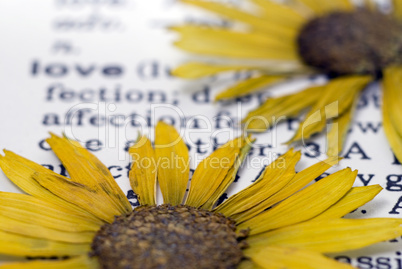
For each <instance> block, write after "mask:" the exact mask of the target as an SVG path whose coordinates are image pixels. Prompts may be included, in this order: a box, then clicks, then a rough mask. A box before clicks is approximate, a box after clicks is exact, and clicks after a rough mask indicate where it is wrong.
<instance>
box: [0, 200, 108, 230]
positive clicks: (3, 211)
mask: <svg viewBox="0 0 402 269" xmlns="http://www.w3.org/2000/svg"><path fill="white" fill-rule="evenodd" d="M0 215H3V216H6V217H8V218H11V219H14V220H18V221H20V222H26V223H31V224H36V225H39V226H43V227H47V228H52V229H56V230H60V231H66V232H82V231H95V232H96V231H98V230H99V228H100V226H101V224H100V223H94V222H93V221H91V220H90V219H88V218H85V217H82V216H78V215H76V214H74V213H72V212H71V211H69V210H65V209H64V208H62V207H59V206H56V205H54V204H51V203H48V202H46V201H42V200H40V199H38V198H35V197H33V196H30V195H25V194H18V193H7V192H0Z"/></svg>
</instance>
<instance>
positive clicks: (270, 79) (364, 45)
mask: <svg viewBox="0 0 402 269" xmlns="http://www.w3.org/2000/svg"><path fill="white" fill-rule="evenodd" d="M182 2H184V3H187V4H191V5H195V6H198V7H201V8H203V9H206V10H208V11H211V12H214V13H216V14H218V15H220V16H222V17H224V18H225V19H229V20H232V21H235V22H240V23H243V24H244V25H245V26H246V29H243V30H236V29H233V30H231V29H228V28H219V27H205V26H199V25H198V26H197V25H191V24H188V25H182V26H177V27H173V28H172V29H173V30H175V31H177V32H178V33H179V34H180V39H179V40H178V41H177V42H176V43H175V44H176V46H178V47H179V48H181V49H184V50H187V51H189V52H193V53H198V54H206V55H211V56H216V57H221V58H224V59H223V62H222V61H220V62H219V63H204V62H190V63H187V64H184V65H182V66H179V67H178V68H177V69H175V70H174V71H173V74H174V75H176V76H178V77H183V78H190V79H196V78H201V77H205V76H211V75H215V74H217V73H220V72H227V71H242V70H248V71H252V73H253V75H252V76H251V77H250V78H248V79H246V80H244V81H241V82H240V83H238V84H236V85H234V86H232V87H231V88H229V89H227V90H225V91H224V92H221V93H220V94H218V95H217V96H216V100H222V99H230V98H234V97H239V96H242V95H246V94H249V93H252V92H255V91H259V90H261V89H263V88H266V87H269V86H271V85H273V84H277V83H279V82H283V81H286V80H287V79H289V78H293V77H301V76H303V75H304V76H308V75H311V74H326V75H329V77H330V78H331V79H330V80H329V82H328V83H327V84H326V85H323V86H314V87H310V88H308V89H305V90H304V91H301V92H298V93H295V94H290V95H286V96H281V97H277V98H270V99H268V100H266V102H265V103H264V104H262V105H261V106H260V107H258V108H257V109H255V110H254V111H252V112H250V113H249V114H248V115H247V116H246V118H245V119H244V120H243V123H244V124H245V128H246V129H247V130H248V131H251V132H261V131H265V130H266V129H268V128H269V127H271V126H272V125H273V124H274V123H276V121H277V120H278V119H281V118H286V117H295V116H298V115H300V114H302V113H303V112H306V111H307V115H306V116H305V119H304V120H303V121H302V122H301V124H300V127H299V129H298V131H297V132H296V134H295V135H294V137H293V138H292V139H291V140H290V141H289V143H293V142H297V141H301V140H303V139H308V138H310V137H311V136H312V135H314V134H315V133H319V132H322V131H323V130H324V129H325V127H326V122H327V121H333V123H334V124H333V125H332V126H333V128H332V129H331V130H330V132H329V133H328V152H327V153H328V155H330V156H335V155H338V154H339V153H340V152H341V150H342V147H343V144H344V139H345V136H346V134H347V132H348V128H349V124H350V121H351V119H352V116H353V112H354V109H355V106H356V103H357V100H358V98H359V94H360V92H361V90H362V89H364V88H365V87H366V85H367V84H368V83H370V81H373V80H374V79H376V78H381V77H383V78H384V79H383V89H384V92H383V95H384V97H383V125H384V130H385V133H386V135H387V137H388V140H389V143H390V145H391V147H392V149H393V151H394V153H395V155H396V156H397V158H398V159H399V160H400V161H402V127H401V126H402V125H401V124H400V123H401V122H402V90H401V89H400V87H401V86H400V85H402V83H401V82H402V22H401V20H402V4H401V3H402V2H401V1H400V0H393V1H392V3H393V10H392V13H391V14H385V13H382V12H380V11H379V10H378V8H377V6H376V5H375V4H374V3H373V2H371V1H370V0H367V1H365V6H364V7H356V6H354V5H353V4H352V3H351V1H350V0H290V1H284V2H286V3H278V2H275V1H273V0H249V1H247V2H250V3H251V4H253V5H254V7H255V9H254V10H255V13H251V12H247V11H243V10H240V9H238V8H235V7H231V6H228V5H225V4H221V3H218V2H213V1H207V0H182ZM246 59H247V62H245V61H242V60H246ZM239 60H241V61H240V62H243V64H239ZM234 62H236V64H233V63H234Z"/></svg>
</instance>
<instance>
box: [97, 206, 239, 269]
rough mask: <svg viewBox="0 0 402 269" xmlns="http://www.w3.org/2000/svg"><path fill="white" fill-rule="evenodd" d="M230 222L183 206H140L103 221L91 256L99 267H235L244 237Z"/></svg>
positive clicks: (203, 211) (115, 268) (221, 216)
mask: <svg viewBox="0 0 402 269" xmlns="http://www.w3.org/2000/svg"><path fill="white" fill-rule="evenodd" d="M235 229H236V227H235V222H234V221H232V220H230V219H228V218H226V217H224V216H223V215H222V214H216V213H213V212H210V211H206V210H200V209H196V208H192V207H188V206H183V205H180V206H169V205H161V206H142V207H138V208H136V209H134V211H133V212H132V213H131V214H129V215H127V216H120V217H116V219H115V221H114V222H113V223H112V224H106V225H104V226H103V227H102V228H101V229H100V230H99V232H98V233H97V234H96V236H95V238H94V240H93V243H92V250H93V251H92V255H94V256H97V257H98V260H99V263H100V265H101V267H102V268H104V269H112V268H113V269H131V268H133V269H134V268H141V269H147V268H166V269H169V268H184V269H185V268H197V269H201V268H206V269H207V268H208V269H210V268H222V269H226V268H236V266H237V265H238V264H239V263H240V261H241V260H242V258H243V254H242V248H244V247H245V241H242V238H239V237H238V236H237V235H236V233H235Z"/></svg>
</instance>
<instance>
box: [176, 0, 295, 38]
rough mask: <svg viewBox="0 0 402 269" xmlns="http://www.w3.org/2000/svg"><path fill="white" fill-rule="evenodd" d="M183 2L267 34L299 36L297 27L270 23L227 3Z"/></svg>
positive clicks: (199, 0) (196, 0) (197, 0)
mask: <svg viewBox="0 0 402 269" xmlns="http://www.w3.org/2000/svg"><path fill="white" fill-rule="evenodd" d="M181 2H182V3H186V4H191V5H194V6H197V7H201V8H203V9H205V10H208V11H211V12H214V13H217V14H219V15H221V16H224V17H226V18H228V19H232V20H236V21H240V22H243V23H246V24H248V25H249V26H251V27H252V28H254V29H256V30H259V31H263V32H265V33H266V34H267V35H276V36H281V37H288V38H289V37H296V36H297V29H296V28H289V27H284V26H283V25H281V24H275V23H268V21H267V20H266V19H263V18H260V17H257V16H254V15H251V14H249V13H246V12H244V11H241V10H239V9H237V8H234V7H230V6H228V5H225V4H220V3H217V2H212V1H204V0H181Z"/></svg>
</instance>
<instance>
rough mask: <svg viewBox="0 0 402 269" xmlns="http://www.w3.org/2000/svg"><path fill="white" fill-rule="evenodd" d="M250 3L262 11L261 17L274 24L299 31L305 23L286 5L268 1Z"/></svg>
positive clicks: (301, 17)
mask: <svg viewBox="0 0 402 269" xmlns="http://www.w3.org/2000/svg"><path fill="white" fill-rule="evenodd" d="M251 1H252V2H253V3H254V4H256V5H257V6H258V7H260V8H261V9H262V11H263V15H262V16H264V17H265V18H269V20H270V21H273V22H275V23H276V24H280V25H283V26H288V27H292V28H296V29H300V27H301V26H302V25H303V23H305V21H306V18H304V17H303V16H302V15H301V14H299V13H297V12H296V11H295V10H293V9H292V8H290V7H288V6H286V5H283V4H280V3H276V2H274V1H270V0H268V1H267V0H251Z"/></svg>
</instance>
